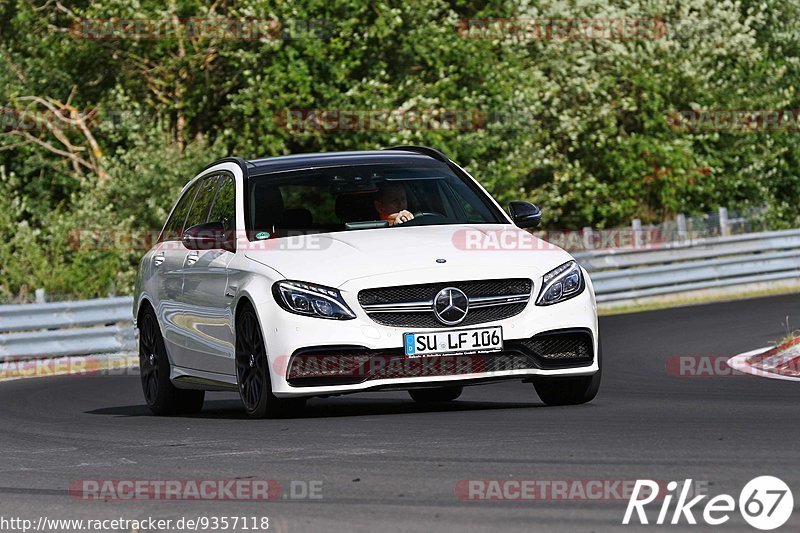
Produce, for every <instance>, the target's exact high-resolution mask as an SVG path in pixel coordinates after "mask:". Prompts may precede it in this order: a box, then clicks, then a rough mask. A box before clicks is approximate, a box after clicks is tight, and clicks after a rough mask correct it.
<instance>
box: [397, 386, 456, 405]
mask: <svg viewBox="0 0 800 533" xmlns="http://www.w3.org/2000/svg"><path fill="white" fill-rule="evenodd" d="M462 392H464V387H459V386H455V387H435V388H430V389H411V390H410V391H408V394H409V396H411V399H412V400H414V401H415V402H419V403H434V402H451V401H453V400H455V399H456V398H458V397H459V396H461V393H462Z"/></svg>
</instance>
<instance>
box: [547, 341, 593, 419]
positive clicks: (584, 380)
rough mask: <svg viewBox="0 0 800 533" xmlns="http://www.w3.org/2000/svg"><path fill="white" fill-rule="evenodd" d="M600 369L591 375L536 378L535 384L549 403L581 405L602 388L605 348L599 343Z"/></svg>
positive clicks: (590, 399)
mask: <svg viewBox="0 0 800 533" xmlns="http://www.w3.org/2000/svg"><path fill="white" fill-rule="evenodd" d="M597 346H598V350H597V365H598V370H597V372H596V373H594V374H592V375H591V376H575V377H554V378H534V379H533V386H534V387H535V388H536V393H537V394H538V395H539V398H541V400H542V401H543V402H544V403H546V404H547V405H579V404H582V403H588V402H591V401H592V400H594V397H595V396H597V391H598V390H599V389H600V380H601V378H602V371H603V349H602V347H601V346H600V343H599V342H598V344H597Z"/></svg>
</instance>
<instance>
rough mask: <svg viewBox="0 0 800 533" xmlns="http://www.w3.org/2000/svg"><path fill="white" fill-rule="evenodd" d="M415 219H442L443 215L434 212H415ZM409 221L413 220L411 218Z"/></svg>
mask: <svg viewBox="0 0 800 533" xmlns="http://www.w3.org/2000/svg"><path fill="white" fill-rule="evenodd" d="M417 217H442V218H444V215H443V214H441V213H437V212H436V211H417V212H416V213H414V218H417ZM411 220H414V219H413V218H412V219H411Z"/></svg>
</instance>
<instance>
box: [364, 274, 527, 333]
mask: <svg viewBox="0 0 800 533" xmlns="http://www.w3.org/2000/svg"><path fill="white" fill-rule="evenodd" d="M532 286H533V283H532V282H531V280H529V279H524V278H519V279H495V280H476V281H455V282H449V283H448V282H445V283H425V284H420V285H405V286H399V287H381V288H375V289H364V290H362V291H360V292H359V293H358V302H359V303H360V304H361V305H362V306H381V305H391V304H404V303H410V302H424V303H428V304H431V305H428V306H427V307H426V308H425V309H424V310H416V311H393V312H374V311H371V310H370V309H366V311H367V315H368V316H369V317H370V318H371V319H372V320H374V321H375V322H377V323H378V324H382V325H384V326H395V327H410V328H444V327H452V326H447V325H445V324H442V323H441V322H439V320H437V318H436V316H435V315H434V313H433V310H432V302H433V298H434V297H435V296H436V294H437V293H438V292H439V291H441V290H442V289H444V288H446V287H455V288H457V289H460V290H461V291H463V292H464V294H466V295H467V297H468V298H481V297H502V296H518V295H526V297H525V298H524V300H522V301H519V302H514V303H505V304H502V305H500V304H498V305H489V306H485V307H473V304H470V310H469V312H468V313H467V316H466V317H465V318H464V320H463V321H461V322H460V323H459V324H458V326H473V325H475V324H482V323H485V322H494V321H497V320H503V319H506V318H510V317H512V316H514V315H518V314H519V313H521V312H522V310H523V309H525V306H526V305H527V304H528V298H529V297H530V293H531V289H532Z"/></svg>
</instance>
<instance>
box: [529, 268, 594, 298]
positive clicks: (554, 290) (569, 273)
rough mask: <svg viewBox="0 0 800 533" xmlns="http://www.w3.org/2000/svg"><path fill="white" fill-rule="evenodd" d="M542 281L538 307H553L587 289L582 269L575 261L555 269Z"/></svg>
mask: <svg viewBox="0 0 800 533" xmlns="http://www.w3.org/2000/svg"><path fill="white" fill-rule="evenodd" d="M542 280H543V283H542V289H541V290H540V291H539V298H537V299H536V305H552V304H556V303H558V302H563V301H564V300H569V299H570V298H574V297H575V296H577V295H579V294H580V293H581V292H583V289H584V287H586V283H584V281H583V272H582V271H581V267H579V266H578V263H576V262H575V261H570V262H568V263H564V264H563V265H561V266H560V267H557V268H554V269H553V270H551V271H550V272H548V273H547V274H545V275H544V278H542Z"/></svg>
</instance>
